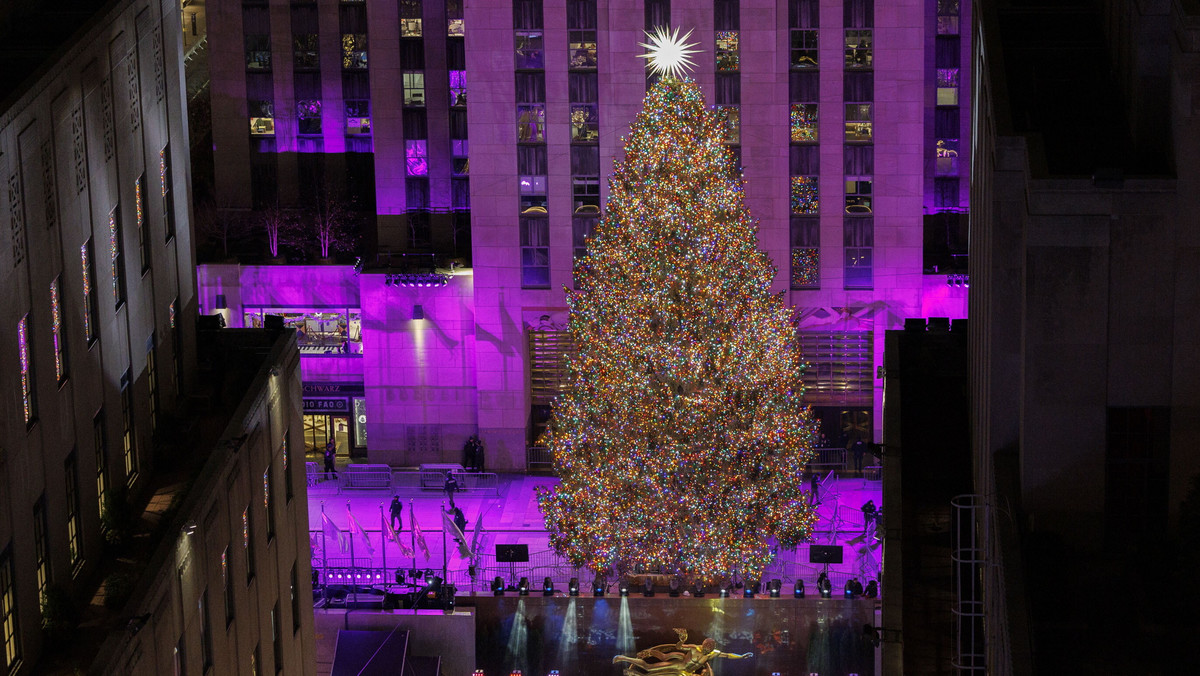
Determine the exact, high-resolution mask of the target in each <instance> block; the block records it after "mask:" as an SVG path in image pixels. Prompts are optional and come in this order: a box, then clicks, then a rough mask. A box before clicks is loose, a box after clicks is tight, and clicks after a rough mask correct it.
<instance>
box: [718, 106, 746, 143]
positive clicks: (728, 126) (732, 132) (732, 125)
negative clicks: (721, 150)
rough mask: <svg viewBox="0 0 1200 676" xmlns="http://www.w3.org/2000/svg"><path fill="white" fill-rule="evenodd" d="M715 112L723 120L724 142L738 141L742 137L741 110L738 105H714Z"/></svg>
mask: <svg viewBox="0 0 1200 676" xmlns="http://www.w3.org/2000/svg"><path fill="white" fill-rule="evenodd" d="M715 108H716V110H717V114H719V115H721V117H722V118H723V120H724V122H725V142H726V143H740V142H741V138H742V111H741V108H740V107H739V106H736V105H725V106H715Z"/></svg>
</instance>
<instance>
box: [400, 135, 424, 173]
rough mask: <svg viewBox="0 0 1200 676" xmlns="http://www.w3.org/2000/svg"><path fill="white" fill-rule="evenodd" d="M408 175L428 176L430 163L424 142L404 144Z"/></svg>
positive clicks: (416, 141)
mask: <svg viewBox="0 0 1200 676" xmlns="http://www.w3.org/2000/svg"><path fill="white" fill-rule="evenodd" d="M404 158H405V167H406V173H407V174H408V175H409V176H428V175H429V162H428V159H427V158H428V155H427V146H426V144H425V141H424V140H414V141H405V142H404Z"/></svg>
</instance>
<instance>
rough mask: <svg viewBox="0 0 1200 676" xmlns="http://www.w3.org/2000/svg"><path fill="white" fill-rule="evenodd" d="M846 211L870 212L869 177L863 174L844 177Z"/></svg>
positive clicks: (851, 213) (855, 213)
mask: <svg viewBox="0 0 1200 676" xmlns="http://www.w3.org/2000/svg"><path fill="white" fill-rule="evenodd" d="M846 213H847V214H850V215H863V214H870V213H871V179H870V178H868V177H864V176H847V177H846Z"/></svg>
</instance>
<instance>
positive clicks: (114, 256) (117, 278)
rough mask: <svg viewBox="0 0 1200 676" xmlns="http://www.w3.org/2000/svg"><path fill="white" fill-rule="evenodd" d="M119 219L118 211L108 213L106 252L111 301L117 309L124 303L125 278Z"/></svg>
mask: <svg viewBox="0 0 1200 676" xmlns="http://www.w3.org/2000/svg"><path fill="white" fill-rule="evenodd" d="M122 248H123V247H122V245H121V217H120V210H119V209H116V208H114V209H113V210H112V211H110V212H108V252H109V256H110V257H111V260H112V285H113V300H114V301H116V304H117V307H121V304H122V303H124V302H125V278H124V276H123V275H122V274H121V250H122Z"/></svg>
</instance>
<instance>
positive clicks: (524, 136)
mask: <svg viewBox="0 0 1200 676" xmlns="http://www.w3.org/2000/svg"><path fill="white" fill-rule="evenodd" d="M545 140H546V106H544V105H542V104H540V103H538V104H532V105H524V106H517V141H518V142H521V143H541V142H543V141H545Z"/></svg>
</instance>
